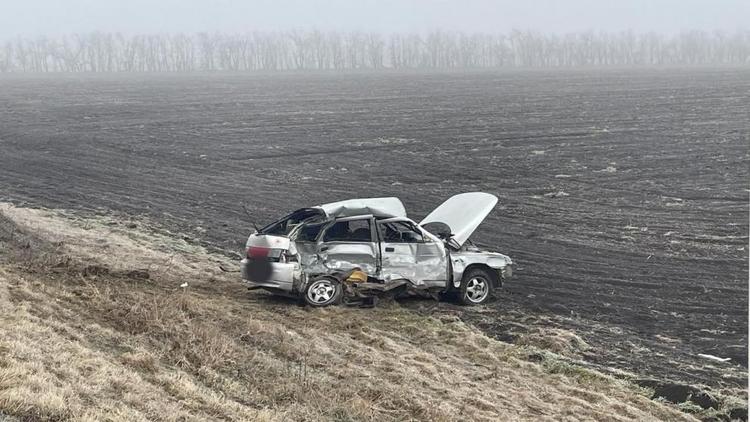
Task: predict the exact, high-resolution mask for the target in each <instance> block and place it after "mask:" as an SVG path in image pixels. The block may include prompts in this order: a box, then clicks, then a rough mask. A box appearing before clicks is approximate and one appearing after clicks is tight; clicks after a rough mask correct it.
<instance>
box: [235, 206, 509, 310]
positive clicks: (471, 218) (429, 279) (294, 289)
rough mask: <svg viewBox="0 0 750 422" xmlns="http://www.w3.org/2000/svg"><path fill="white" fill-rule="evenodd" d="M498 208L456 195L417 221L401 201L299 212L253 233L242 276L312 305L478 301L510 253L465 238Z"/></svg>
mask: <svg viewBox="0 0 750 422" xmlns="http://www.w3.org/2000/svg"><path fill="white" fill-rule="evenodd" d="M496 203H497V197H495V196H494V195H491V194H488V193H482V192H469V193H462V194H458V195H455V196H453V197H451V198H449V199H448V200H447V201H445V202H444V203H443V204H442V205H440V206H439V207H437V208H436V209H435V210H434V211H432V212H431V213H430V214H429V215H428V216H427V217H425V218H424V219H423V220H422V221H420V222H419V223H416V222H414V221H412V220H411V219H409V218H408V217H407V216H406V210H405V209H404V206H403V204H402V203H401V201H400V200H399V199H398V198H365V199H351V200H347V201H341V202H335V203H330V204H324V205H320V206H316V207H311V208H302V209H299V210H297V211H294V212H292V213H291V214H289V215H287V216H285V217H284V218H282V219H280V220H278V221H276V222H273V223H271V224H269V225H268V226H266V227H263V228H261V229H259V230H257V231H256V232H255V233H253V234H252V235H250V237H249V238H248V239H247V244H246V257H245V258H244V259H242V263H241V264H242V265H241V268H242V278H243V280H244V282H245V283H247V284H248V285H249V286H250V288H262V289H265V290H268V291H270V292H272V293H277V294H283V295H291V296H294V297H302V298H304V300H305V301H306V302H307V303H308V304H310V305H312V306H327V305H332V304H336V303H339V302H341V301H342V299H343V298H344V296H346V295H352V294H353V295H358V294H362V292H363V291H389V292H398V293H399V294H422V295H427V296H433V297H437V295H438V294H454V295H457V296H458V300H459V301H460V302H461V303H463V304H469V305H475V304H482V303H485V302H486V301H487V300H488V299H489V298H490V297H491V296H492V294H493V291H494V290H495V289H497V288H498V287H500V286H501V285H502V283H503V281H505V280H507V279H509V278H510V277H511V275H512V264H513V262H512V261H511V259H510V258H509V257H508V256H506V255H502V254H500V253H496V252H488V251H483V250H480V249H479V248H478V247H476V246H475V245H474V244H473V243H471V241H469V236H471V234H472V233H473V232H474V230H476V228H477V227H478V226H479V224H481V222H482V221H484V219H485V218H486V217H487V215H488V214H489V213H490V212H491V211H492V209H493V208H494V207H495V204H496Z"/></svg>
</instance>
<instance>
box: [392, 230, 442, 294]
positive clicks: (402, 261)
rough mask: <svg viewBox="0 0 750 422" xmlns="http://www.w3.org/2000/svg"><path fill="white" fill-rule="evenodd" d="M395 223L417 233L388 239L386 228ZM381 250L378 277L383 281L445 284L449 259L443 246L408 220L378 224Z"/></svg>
mask: <svg viewBox="0 0 750 422" xmlns="http://www.w3.org/2000/svg"><path fill="white" fill-rule="evenodd" d="M394 224H407V225H408V226H404V228H408V229H409V230H412V231H414V232H415V233H416V236H415V238H414V239H399V240H398V241H393V240H394V239H388V236H387V234H386V232H387V228H388V227H389V226H392V225H394ZM378 232H379V236H380V241H381V243H380V251H381V254H382V268H381V272H380V275H381V278H382V279H383V280H386V281H390V280H396V279H402V278H403V279H407V280H409V281H411V282H412V283H413V284H415V285H424V284H430V285H436V284H438V285H440V284H442V285H443V286H445V285H446V283H447V281H448V279H449V277H448V265H447V264H448V257H447V251H446V249H445V246H444V245H443V243H442V242H441V241H440V240H439V239H436V238H435V237H434V236H432V235H431V234H429V233H427V232H426V231H425V230H424V229H422V228H421V227H419V226H418V225H417V224H416V223H415V222H413V221H412V220H409V219H408V218H405V217H401V218H391V219H386V220H381V221H379V222H378Z"/></svg>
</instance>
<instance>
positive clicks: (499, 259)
mask: <svg viewBox="0 0 750 422" xmlns="http://www.w3.org/2000/svg"><path fill="white" fill-rule="evenodd" d="M451 264H452V266H453V287H455V288H458V287H460V286H461V279H462V278H463V275H464V272H465V271H466V269H467V268H469V267H470V266H474V265H480V266H484V267H489V268H491V269H493V270H496V271H497V272H498V280H500V282H502V281H503V280H507V279H508V278H510V275H511V274H512V270H511V265H512V264H513V261H512V260H511V259H510V257H508V256H506V255H503V254H499V253H495V252H453V253H451Z"/></svg>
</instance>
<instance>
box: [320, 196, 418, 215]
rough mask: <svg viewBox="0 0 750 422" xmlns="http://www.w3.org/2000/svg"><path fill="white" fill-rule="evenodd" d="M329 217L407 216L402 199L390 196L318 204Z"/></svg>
mask: <svg viewBox="0 0 750 422" xmlns="http://www.w3.org/2000/svg"><path fill="white" fill-rule="evenodd" d="M316 208H320V209H322V210H323V211H324V212H325V213H326V215H327V216H329V217H350V216H355V215H365V214H372V215H373V216H375V217H406V208H404V204H402V203H401V200H400V199H398V198H394V197H389V198H359V199H348V200H346V201H339V202H331V203H329V204H323V205H318V206H317V207H316Z"/></svg>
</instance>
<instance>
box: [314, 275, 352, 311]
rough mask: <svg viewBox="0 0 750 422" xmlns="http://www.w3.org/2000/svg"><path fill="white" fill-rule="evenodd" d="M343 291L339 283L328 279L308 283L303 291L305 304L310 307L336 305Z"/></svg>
mask: <svg viewBox="0 0 750 422" xmlns="http://www.w3.org/2000/svg"><path fill="white" fill-rule="evenodd" d="M342 295H343V289H342V287H341V283H339V282H338V281H336V280H333V279H330V278H328V277H323V278H319V279H316V280H313V281H312V282H310V284H309V285H308V286H307V289H305V302H307V304H308V305H310V306H315V307H323V306H329V305H335V304H338V303H339V302H340V301H341V296H342Z"/></svg>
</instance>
